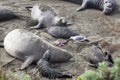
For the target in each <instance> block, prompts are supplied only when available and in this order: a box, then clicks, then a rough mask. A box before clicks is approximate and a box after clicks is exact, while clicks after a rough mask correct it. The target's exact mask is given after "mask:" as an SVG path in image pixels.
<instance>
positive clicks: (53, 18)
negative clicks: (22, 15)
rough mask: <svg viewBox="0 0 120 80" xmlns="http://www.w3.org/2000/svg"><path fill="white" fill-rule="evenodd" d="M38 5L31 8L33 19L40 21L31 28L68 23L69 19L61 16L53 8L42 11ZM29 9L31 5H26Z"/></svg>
mask: <svg viewBox="0 0 120 80" xmlns="http://www.w3.org/2000/svg"><path fill="white" fill-rule="evenodd" d="M39 7H40V6H38V5H34V6H33V7H32V8H30V10H31V18H32V19H33V20H37V21H38V22H39V23H38V24H37V25H36V26H34V27H30V28H31V29H39V28H41V27H43V26H45V27H51V26H64V25H66V24H67V20H66V18H65V17H59V16H58V15H57V14H56V13H55V12H54V10H53V9H49V10H46V11H42V10H41V9H40V8H39ZM26 8H27V9H29V7H26Z"/></svg>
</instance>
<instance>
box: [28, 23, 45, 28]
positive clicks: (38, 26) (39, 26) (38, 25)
mask: <svg viewBox="0 0 120 80" xmlns="http://www.w3.org/2000/svg"><path fill="white" fill-rule="evenodd" d="M41 28H43V27H42V24H41V22H39V23H38V24H37V25H36V26H33V27H30V29H41Z"/></svg>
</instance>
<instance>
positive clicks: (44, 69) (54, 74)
mask: <svg viewBox="0 0 120 80" xmlns="http://www.w3.org/2000/svg"><path fill="white" fill-rule="evenodd" d="M37 67H38V69H39V71H40V73H41V74H42V75H43V76H44V77H49V78H71V77H72V76H71V74H68V73H62V72H58V71H56V70H54V69H52V68H50V64H49V62H48V61H45V60H43V59H41V60H40V61H39V62H38V65H37Z"/></svg>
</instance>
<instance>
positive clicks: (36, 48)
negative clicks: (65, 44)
mask: <svg viewBox="0 0 120 80" xmlns="http://www.w3.org/2000/svg"><path fill="white" fill-rule="evenodd" d="M4 48H5V50H6V51H7V53H8V54H9V55H11V56H13V57H15V58H18V59H21V60H24V61H25V62H24V63H23V64H22V66H21V68H20V69H21V70H22V69H25V68H26V67H28V66H29V65H30V64H31V63H33V62H37V67H38V69H39V71H40V72H41V74H42V75H43V76H45V77H49V78H56V77H57V78H63V77H68V78H71V77H72V76H71V75H70V74H68V73H64V72H58V71H56V70H54V69H52V68H51V67H50V62H51V63H59V62H65V61H68V60H70V58H71V57H72V56H71V54H69V52H68V51H66V50H64V49H60V48H58V47H55V46H54V45H52V44H50V43H48V42H47V41H45V40H43V39H42V38H41V37H39V36H37V35H35V34H33V33H30V32H28V31H26V30H23V29H15V30H13V31H11V32H9V33H8V34H7V35H6V37H5V38H4Z"/></svg>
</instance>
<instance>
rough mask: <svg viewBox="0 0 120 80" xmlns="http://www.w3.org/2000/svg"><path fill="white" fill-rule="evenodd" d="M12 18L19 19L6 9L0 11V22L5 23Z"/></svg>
mask: <svg viewBox="0 0 120 80" xmlns="http://www.w3.org/2000/svg"><path fill="white" fill-rule="evenodd" d="M14 18H19V17H18V16H16V15H15V13H14V12H13V11H11V10H8V9H0V21H6V20H10V19H14Z"/></svg>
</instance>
